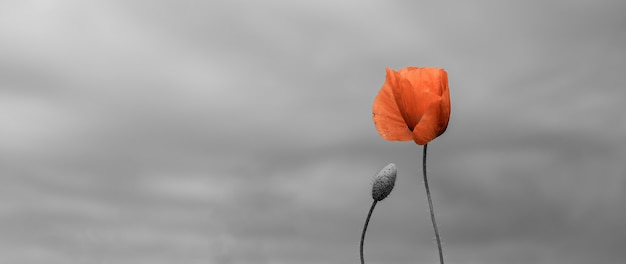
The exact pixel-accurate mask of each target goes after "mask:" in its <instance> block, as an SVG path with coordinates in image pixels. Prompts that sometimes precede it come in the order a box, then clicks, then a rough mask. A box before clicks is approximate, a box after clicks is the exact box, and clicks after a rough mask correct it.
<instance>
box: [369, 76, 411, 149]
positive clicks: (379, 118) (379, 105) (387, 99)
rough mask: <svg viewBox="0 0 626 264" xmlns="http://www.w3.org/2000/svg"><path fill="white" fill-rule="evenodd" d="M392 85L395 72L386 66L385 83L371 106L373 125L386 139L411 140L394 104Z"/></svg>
mask: <svg viewBox="0 0 626 264" xmlns="http://www.w3.org/2000/svg"><path fill="white" fill-rule="evenodd" d="M394 86H397V76H396V72H394V71H393V70H391V69H389V68H387V77H386V79H385V83H384V84H383V87H382V88H381V89H380V91H379V92H378V95H376V98H375V99H374V106H373V107H372V109H373V110H372V113H373V116H372V119H373V120H374V126H375V127H376V130H377V131H378V134H380V136H381V137H382V138H384V139H386V140H395V141H407V140H411V139H413V134H412V133H411V130H409V127H408V126H407V124H406V122H405V121H404V118H403V116H402V114H401V113H400V110H399V109H398V106H397V105H396V99H395V98H394V95H393V90H392V89H393V87H394Z"/></svg>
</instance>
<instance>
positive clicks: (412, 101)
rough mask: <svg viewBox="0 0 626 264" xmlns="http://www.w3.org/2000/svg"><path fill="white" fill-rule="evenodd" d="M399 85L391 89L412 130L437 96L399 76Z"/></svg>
mask: <svg viewBox="0 0 626 264" xmlns="http://www.w3.org/2000/svg"><path fill="white" fill-rule="evenodd" d="M398 83H399V85H398V86H395V89H393V92H394V93H393V95H394V97H395V99H396V104H397V105H398V109H399V110H400V113H401V115H402V117H403V118H404V121H405V122H406V124H407V126H408V127H409V129H410V130H411V131H412V130H413V128H414V127H415V125H417V123H419V121H420V119H421V118H422V116H423V115H424V112H426V109H427V108H428V106H429V105H430V104H431V103H432V102H433V101H435V100H437V96H435V95H434V94H432V93H430V92H428V91H426V89H425V87H424V86H415V85H414V84H413V83H412V82H411V80H410V79H408V78H399V81H398Z"/></svg>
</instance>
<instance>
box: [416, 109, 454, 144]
mask: <svg viewBox="0 0 626 264" xmlns="http://www.w3.org/2000/svg"><path fill="white" fill-rule="evenodd" d="M446 109H449V108H446V106H445V103H444V102H443V99H442V98H440V99H439V100H437V101H435V102H433V103H432V104H430V106H428V109H427V110H426V113H424V115H423V116H422V119H421V120H420V121H419V123H417V125H416V126H415V128H414V129H413V140H414V141H415V143H417V144H418V145H424V144H426V143H428V142H430V141H432V140H433V139H435V138H436V137H438V136H439V135H441V134H443V132H445V131H446V128H447V126H448V118H449V116H450V114H449V111H447V110H446ZM446 115H447V117H446Z"/></svg>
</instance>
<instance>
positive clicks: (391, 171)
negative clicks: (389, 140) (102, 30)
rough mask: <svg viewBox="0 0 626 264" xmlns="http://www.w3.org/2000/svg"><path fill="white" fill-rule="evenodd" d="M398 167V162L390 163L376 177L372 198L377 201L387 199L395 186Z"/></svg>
mask: <svg viewBox="0 0 626 264" xmlns="http://www.w3.org/2000/svg"><path fill="white" fill-rule="evenodd" d="M397 173H398V169H397V168H396V164H393V163H389V165H387V166H385V167H384V168H383V169H382V170H380V171H379V172H378V174H376V177H374V183H373V184H372V198H374V200H376V201H381V200H382V199H385V198H386V197H387V196H388V195H389V194H390V193H391V191H392V190H393V186H394V185H395V184H396V174H397Z"/></svg>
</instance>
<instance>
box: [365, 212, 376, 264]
mask: <svg viewBox="0 0 626 264" xmlns="http://www.w3.org/2000/svg"><path fill="white" fill-rule="evenodd" d="M376 203H378V201H376V200H374V202H373V203H372V207H370V212H369V213H367V219H365V226H364V227H363V233H362V234H361V264H365V260H363V242H364V241H365V232H366V231H367V225H368V224H369V223H370V218H371V217H372V212H374V207H376Z"/></svg>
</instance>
